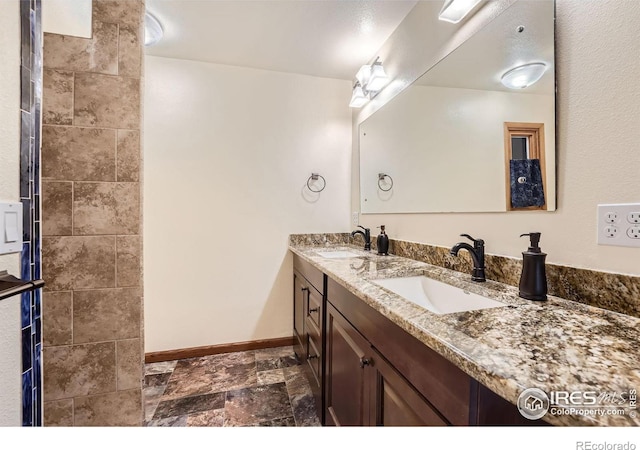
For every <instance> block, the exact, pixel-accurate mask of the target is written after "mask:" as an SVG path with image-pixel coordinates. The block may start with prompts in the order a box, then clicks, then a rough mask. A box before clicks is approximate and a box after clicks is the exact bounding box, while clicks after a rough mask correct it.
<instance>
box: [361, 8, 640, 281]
mask: <svg viewBox="0 0 640 450" xmlns="http://www.w3.org/2000/svg"><path fill="white" fill-rule="evenodd" d="M425 3H428V2H425ZM504 3H507V2H495V3H494V4H495V6H496V7H498V6H500V5H501V4H504ZM423 9H424V8H423ZM423 9H421V6H420V5H419V6H418V7H416V8H415V9H414V10H413V11H412V13H410V16H409V17H408V18H407V20H406V21H405V22H404V23H403V24H402V25H401V27H402V28H401V29H399V30H397V31H396V33H394V34H393V35H392V37H391V38H390V40H389V41H388V42H387V43H386V44H385V46H384V47H383V48H382V49H381V51H380V52H379V53H381V54H382V57H383V60H384V57H385V55H396V56H395V60H394V67H395V69H394V70H396V71H395V72H392V71H391V70H390V71H389V72H390V73H403V74H406V73H412V74H415V75H416V76H419V75H420V74H421V73H422V72H421V70H422V69H425V68H428V67H429V61H433V60H434V59H437V58H435V57H433V56H430V55H429V54H425V50H424V49H423V48H422V46H423V43H424V39H423V38H424V33H425V32H424V30H422V29H421V28H420V25H419V24H420V17H421V14H423V13H425V11H424V10H423ZM556 16H557V19H556V27H557V43H556V69H557V79H558V99H557V102H558V103H557V104H558V110H557V114H558V116H557V122H558V127H557V131H558V140H557V142H558V145H557V154H558V156H557V161H558V164H557V175H558V179H557V191H558V194H557V199H558V204H557V207H558V210H557V211H555V212H509V213H491V214H463V213H460V214H410V215H400V214H385V215H363V216H362V218H361V222H362V223H363V224H365V225H367V226H370V227H375V226H378V225H380V224H381V223H384V224H385V225H387V231H388V234H389V236H390V237H391V238H398V239H404V240H410V241H417V242H424V243H428V244H434V245H442V246H451V245H453V244H454V243H456V242H458V241H459V240H460V238H459V236H458V235H459V234H460V233H469V234H471V235H472V236H474V237H476V238H483V239H485V241H486V246H487V252H489V253H493V254H499V255H505V256H512V257H518V258H519V257H521V252H522V251H523V250H525V247H526V242H525V241H524V240H523V239H522V238H519V237H518V236H519V235H520V234H521V233H526V232H529V231H540V232H542V241H541V245H542V248H543V250H544V251H546V252H547V253H548V255H549V256H548V257H547V261H549V262H553V263H557V264H565V265H569V266H575V267H583V268H590V269H596V270H602V271H612V272H620V273H627V274H633V275H637V274H640V265H638V250H637V249H632V248H623V247H611V246H598V245H597V244H596V225H597V222H596V205H597V204H599V203H627V202H640V194H638V189H637V188H638V173H639V171H638V167H640V152H638V142H639V141H640V127H638V117H640V85H639V84H638V83H635V82H633V80H635V79H637V78H638V77H639V76H640V58H638V55H640V40H639V39H638V38H637V23H638V21H639V20H640V2H637V1H634V0H623V1H619V0H591V1H582V0H557V2H556ZM476 19H478V20H476ZM481 19H483V18H474V20H472V21H470V22H469V23H468V24H467V26H469V27H473V26H477V25H478V23H480V20H481ZM454 38H455V36H454ZM444 42H447V39H445V40H444ZM417 47H421V48H420V49H417ZM435 53H437V51H436V50H434V49H432V54H435ZM412 55H413V57H412ZM420 55H422V56H420ZM425 61H427V62H426V63H425ZM414 78H415V77H414ZM383 93H384V91H383ZM390 95H391V94H385V96H382V97H380V98H379V99H376V100H377V101H376V102H374V103H373V104H371V105H369V106H368V107H367V108H364V109H363V110H362V111H360V112H356V113H355V114H354V131H356V132H357V124H358V123H360V122H361V121H362V120H364V119H365V118H366V117H368V115H370V114H371V113H372V111H374V110H375V109H376V108H378V107H380V105H381V104H383V103H384V102H385V101H387V100H388V97H389V96H390ZM354 134H355V133H354ZM353 162H354V171H353V176H352V208H353V211H358V210H359V200H358V199H359V189H358V184H359V183H358V181H359V180H358V171H357V166H358V151H357V146H355V145H354V153H353ZM463 188H464V187H463Z"/></svg>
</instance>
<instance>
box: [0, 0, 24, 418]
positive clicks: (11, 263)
mask: <svg viewBox="0 0 640 450" xmlns="http://www.w3.org/2000/svg"><path fill="white" fill-rule="evenodd" d="M0 61H3V69H2V70H0V86H1V88H0V201H14V202H15V201H20V191H19V182H20V2H19V1H18V0H11V1H2V2H0ZM19 262H20V257H19V255H18V254H12V255H0V270H7V271H9V273H11V274H12V275H15V276H19V275H20V269H19ZM21 339H22V336H21V333H20V296H15V297H13V298H10V299H6V300H2V301H0V426H20V424H21V423H22V414H21V411H22V378H21V376H20V374H21V373H22V347H21V344H20V343H21Z"/></svg>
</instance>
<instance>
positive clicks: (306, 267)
mask: <svg viewBox="0 0 640 450" xmlns="http://www.w3.org/2000/svg"><path fill="white" fill-rule="evenodd" d="M293 268H294V270H297V271H298V273H300V274H301V275H302V276H303V277H304V278H306V279H307V281H308V282H309V284H311V285H312V286H313V287H314V288H315V289H316V290H317V291H318V292H319V293H320V296H322V295H324V274H323V273H322V272H321V271H319V270H318V269H316V268H315V267H313V266H312V265H311V264H309V263H308V262H306V261H305V260H304V259H302V258H300V257H299V256H298V255H296V254H294V255H293Z"/></svg>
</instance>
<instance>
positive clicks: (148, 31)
mask: <svg viewBox="0 0 640 450" xmlns="http://www.w3.org/2000/svg"><path fill="white" fill-rule="evenodd" d="M163 34H164V30H163V29H162V25H160V22H159V21H158V19H156V18H155V17H154V16H153V15H151V14H150V13H149V11H145V13H144V46H145V47H151V46H152V45H155V44H157V43H158V42H159V41H160V39H162V36H163Z"/></svg>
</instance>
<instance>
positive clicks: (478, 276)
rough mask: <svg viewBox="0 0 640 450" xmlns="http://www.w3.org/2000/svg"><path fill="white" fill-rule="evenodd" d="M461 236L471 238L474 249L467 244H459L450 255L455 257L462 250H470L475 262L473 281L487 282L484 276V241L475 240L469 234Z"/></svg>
mask: <svg viewBox="0 0 640 450" xmlns="http://www.w3.org/2000/svg"><path fill="white" fill-rule="evenodd" d="M460 236H463V237H466V238H469V239H471V240H472V241H473V247H472V246H471V245H469V244H467V243H466V242H458V243H457V244H456V245H454V246H453V247H451V251H450V253H451V254H452V255H453V256H458V252H459V251H460V250H462V249H465V250H468V251H469V253H470V254H471V259H472V260H473V272H472V274H471V279H472V280H473V281H487V279H486V278H485V276H484V241H483V240H482V239H474V238H472V237H471V236H469V235H468V234H461V235H460Z"/></svg>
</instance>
